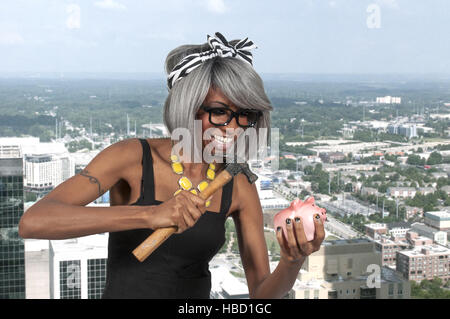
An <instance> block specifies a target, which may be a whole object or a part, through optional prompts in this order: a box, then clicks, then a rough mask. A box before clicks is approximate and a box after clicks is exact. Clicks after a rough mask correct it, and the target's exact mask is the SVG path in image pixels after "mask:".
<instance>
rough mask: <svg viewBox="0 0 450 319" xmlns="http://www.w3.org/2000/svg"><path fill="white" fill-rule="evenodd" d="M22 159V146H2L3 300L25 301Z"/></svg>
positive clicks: (0, 231) (0, 244) (0, 257)
mask: <svg viewBox="0 0 450 319" xmlns="http://www.w3.org/2000/svg"><path fill="white" fill-rule="evenodd" d="M22 214H23V157H22V152H21V149H20V147H19V146H15V145H0V299H23V298H25V261H24V259H25V257H24V243H23V240H22V239H21V238H20V237H19V235H18V224H19V220H20V218H21V217H22Z"/></svg>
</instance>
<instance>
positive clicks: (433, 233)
mask: <svg viewBox="0 0 450 319" xmlns="http://www.w3.org/2000/svg"><path fill="white" fill-rule="evenodd" d="M411 230H412V231H414V232H416V233H418V234H419V235H421V236H424V237H428V238H431V239H432V240H433V241H434V242H435V243H436V244H439V245H442V246H446V245H447V233H446V232H445V231H441V230H438V229H435V228H433V227H430V226H427V225H425V224H423V223H413V224H412V225H411Z"/></svg>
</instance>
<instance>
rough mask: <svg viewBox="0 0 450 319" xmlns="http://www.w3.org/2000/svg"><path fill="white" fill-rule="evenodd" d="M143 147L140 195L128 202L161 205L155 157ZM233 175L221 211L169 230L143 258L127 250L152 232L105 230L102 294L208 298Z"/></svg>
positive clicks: (220, 242) (147, 230) (223, 238)
mask: <svg viewBox="0 0 450 319" xmlns="http://www.w3.org/2000/svg"><path fill="white" fill-rule="evenodd" d="M139 140H140V142H141V144H142V148H143V158H142V166H143V172H142V183H141V195H140V197H139V199H138V200H137V201H136V202H135V203H133V204H131V205H140V206H144V205H159V204H161V203H162V202H161V201H157V200H155V185H154V172H153V159H152V155H151V150H150V146H149V145H148V142H147V140H145V139H139ZM232 193H233V179H232V180H231V181H230V182H228V183H227V184H226V185H225V186H224V187H223V190H222V199H221V205H220V212H219V213H217V212H211V211H206V212H205V214H203V215H202V216H201V217H200V218H199V219H198V220H197V222H196V223H195V225H194V226H193V227H192V228H189V229H187V230H186V231H184V232H182V233H181V234H173V235H172V236H170V237H169V238H168V239H167V240H166V241H165V242H164V243H163V244H161V246H159V247H158V248H157V249H156V250H155V251H154V252H153V253H152V254H151V255H150V256H149V257H148V258H147V259H146V260H145V261H143V262H139V261H138V260H137V259H136V258H135V257H134V255H133V254H132V253H131V252H132V251H133V250H134V249H135V248H136V247H137V246H138V245H139V244H140V243H141V242H143V241H144V240H145V239H146V238H147V237H148V236H149V235H150V234H151V233H152V232H153V230H151V229H136V230H129V231H120V232H111V233H109V243H108V262H107V275H106V285H105V289H104V292H103V298H116V299H117V298H121V299H122V298H134V299H137V298H152V299H153V298H167V299H169V298H182V299H187V298H203V299H207V298H209V294H210V291H211V273H210V271H209V261H210V260H211V259H212V258H213V257H214V255H215V254H216V253H217V252H218V251H219V249H220V248H221V247H222V246H223V244H224V243H225V220H226V214H227V212H228V209H229V208H230V205H231V196H232Z"/></svg>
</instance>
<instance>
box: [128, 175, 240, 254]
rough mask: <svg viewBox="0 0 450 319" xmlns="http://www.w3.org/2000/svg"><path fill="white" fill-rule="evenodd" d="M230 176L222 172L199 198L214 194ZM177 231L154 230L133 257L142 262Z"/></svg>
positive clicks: (171, 229)
mask: <svg viewBox="0 0 450 319" xmlns="http://www.w3.org/2000/svg"><path fill="white" fill-rule="evenodd" d="M231 178H232V176H231V174H230V173H229V172H228V171H226V170H223V171H222V172H220V174H218V175H217V176H216V178H215V179H214V180H213V181H212V182H211V183H210V184H209V185H208V187H206V188H205V189H204V190H203V191H202V192H201V193H200V194H199V196H200V197H201V198H203V199H207V198H208V197H210V196H211V195H212V194H214V193H215V192H216V191H217V190H218V189H219V188H221V187H223V186H224V185H225V184H226V183H228V182H229V181H230V180H231ZM176 231H177V227H175V226H172V227H164V228H158V229H156V230H155V231H154V232H153V233H152V234H151V235H150V236H148V237H147V239H146V240H144V241H143V242H142V243H141V244H140V245H139V246H138V247H136V249H135V250H133V255H134V256H135V257H136V258H137V259H138V260H139V261H140V262H143V261H144V260H145V259H146V258H147V257H148V256H150V255H151V253H153V252H154V251H155V249H156V248H158V247H159V246H160V245H161V244H162V243H163V242H164V241H165V240H166V239H167V238H169V237H170V236H171V235H172V234H173V233H175V232H176Z"/></svg>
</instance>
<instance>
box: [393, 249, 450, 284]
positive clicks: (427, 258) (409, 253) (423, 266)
mask: <svg viewBox="0 0 450 319" xmlns="http://www.w3.org/2000/svg"><path fill="white" fill-rule="evenodd" d="M397 271H399V272H400V273H402V274H403V277H404V278H405V279H407V280H414V281H417V282H420V281H422V280H424V279H427V280H432V279H434V277H438V278H441V279H442V280H443V282H447V281H448V280H449V279H450V249H448V248H446V247H444V246H441V245H437V244H429V245H423V246H421V245H418V246H416V247H415V248H413V249H411V250H404V251H399V252H397Z"/></svg>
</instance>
